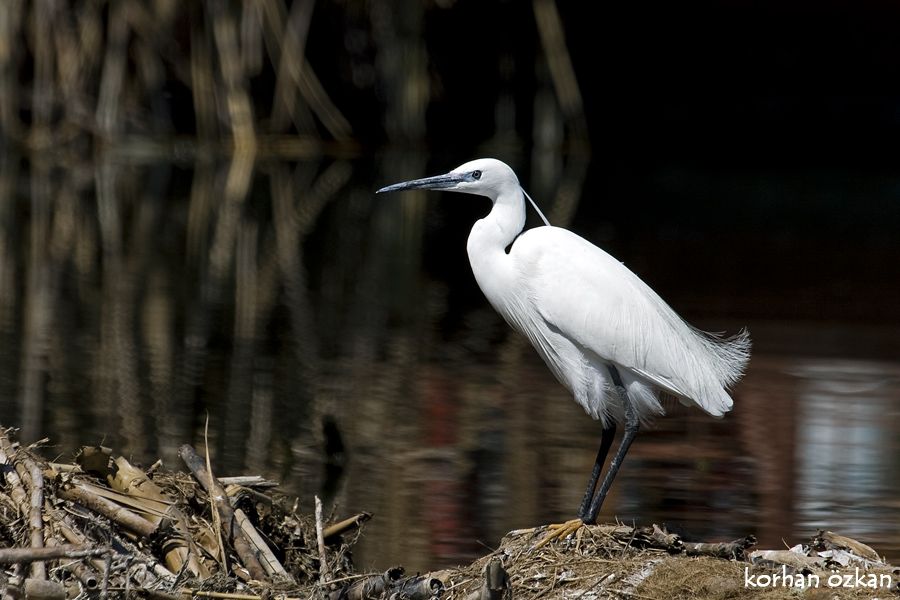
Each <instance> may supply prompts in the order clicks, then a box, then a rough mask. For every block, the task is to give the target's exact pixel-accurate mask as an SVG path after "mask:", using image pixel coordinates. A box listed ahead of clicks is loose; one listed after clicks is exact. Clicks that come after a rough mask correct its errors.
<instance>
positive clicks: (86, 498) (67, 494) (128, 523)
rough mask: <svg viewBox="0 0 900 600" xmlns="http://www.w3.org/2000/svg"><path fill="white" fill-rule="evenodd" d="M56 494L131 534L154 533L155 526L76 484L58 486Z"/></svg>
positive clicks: (149, 534) (148, 535)
mask: <svg viewBox="0 0 900 600" xmlns="http://www.w3.org/2000/svg"><path fill="white" fill-rule="evenodd" d="M57 494H58V495H59V496H60V497H61V498H64V499H65V500H71V501H72V502H76V503H78V504H80V505H82V506H84V507H85V508H87V509H90V510H92V511H94V512H95V513H98V514H101V515H103V516H104V517H106V518H107V519H110V520H112V521H115V522H116V523H118V524H119V525H121V526H122V527H123V528H125V529H126V530H128V531H130V532H132V533H136V534H138V535H141V536H144V537H150V536H152V535H153V534H154V533H155V532H156V525H154V524H153V523H151V522H150V521H148V520H147V519H145V518H144V517H142V516H140V515H138V514H137V513H135V512H132V511H130V510H128V509H127V508H124V507H122V506H119V505H118V504H116V503H115V502H113V501H111V500H107V499H106V498H104V497H102V496H98V495H97V494H94V493H93V492H90V491H88V490H86V489H85V488H83V487H80V486H79V485H77V484H74V483H71V482H70V483H66V484H64V485H62V486H60V487H59V489H58V490H57Z"/></svg>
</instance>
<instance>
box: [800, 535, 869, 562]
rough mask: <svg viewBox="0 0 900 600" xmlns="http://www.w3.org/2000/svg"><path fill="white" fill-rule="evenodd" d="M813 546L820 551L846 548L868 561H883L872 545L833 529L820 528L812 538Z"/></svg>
mask: <svg viewBox="0 0 900 600" xmlns="http://www.w3.org/2000/svg"><path fill="white" fill-rule="evenodd" d="M811 545H812V547H813V549H814V550H816V551H818V552H823V551H828V550H846V551H847V552H850V553H851V554H855V555H856V556H859V557H862V558H864V559H866V560H868V561H872V562H876V563H880V562H882V560H881V557H880V556H878V553H877V552H875V550H873V549H872V547H871V546H867V545H866V544H863V543H862V542H859V541H857V540H854V539H853V538H849V537H847V536H844V535H838V534H836V533H833V532H831V531H823V530H821V529H820V530H819V531H818V533H816V537H814V538H813V540H812V544H811Z"/></svg>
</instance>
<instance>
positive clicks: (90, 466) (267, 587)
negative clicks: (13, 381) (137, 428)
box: [0, 430, 409, 600]
mask: <svg viewBox="0 0 900 600" xmlns="http://www.w3.org/2000/svg"><path fill="white" fill-rule="evenodd" d="M10 433H11V432H10V430H2V431H0V469H2V481H0V597H2V598H3V600H7V599H8V598H16V597H23V596H24V597H27V598H60V599H62V598H67V597H68V598H74V597H76V596H80V597H94V596H96V597H120V596H123V595H124V594H126V593H129V592H132V593H134V594H139V595H140V596H142V597H153V598H184V597H186V596H189V595H191V596H199V597H204V596H205V597H217V598H229V597H231V598H243V599H245V600H246V599H251V598H254V597H264V596H266V597H271V598H275V597H283V598H287V597H291V596H298V597H300V596H302V597H309V590H310V589H333V590H334V591H336V592H337V593H339V594H340V593H342V592H344V591H345V588H348V587H350V586H351V585H352V584H353V583H355V581H354V580H353V575H352V572H353V570H352V564H351V560H350V552H349V550H350V547H351V546H352V544H353V542H354V541H355V540H356V537H357V536H358V533H359V529H360V525H361V524H362V523H363V522H365V521H366V520H367V519H368V518H369V517H370V515H368V514H367V513H360V514H357V515H354V516H352V517H350V518H347V519H344V520H341V521H338V522H334V523H324V522H323V519H322V517H321V513H319V518H318V519H316V517H315V516H312V515H303V514H299V513H298V512H297V501H296V500H294V499H291V498H288V497H286V496H283V495H281V494H279V493H277V491H276V490H275V487H276V486H277V484H276V483H274V482H271V481H267V480H265V479H264V478H262V477H259V476H247V477H216V476H215V475H214V474H213V472H212V469H211V468H210V464H209V461H208V459H206V458H203V457H201V456H200V455H198V454H197V452H196V451H195V450H194V448H193V447H191V446H188V445H185V446H182V447H181V449H180V450H179V455H180V456H181V458H182V460H183V461H184V463H185V466H186V467H187V469H188V471H189V473H178V472H166V471H163V470H162V469H161V468H160V465H159V463H157V464H155V465H153V466H152V467H150V468H149V469H147V470H143V469H140V468H137V467H136V466H134V465H132V464H131V463H130V462H129V461H128V460H127V459H125V458H124V457H122V456H118V457H114V456H113V455H112V452H111V450H109V449H107V448H101V447H87V448H83V449H82V450H81V452H80V453H79V454H78V456H77V457H76V459H75V461H74V462H73V463H72V464H64V463H56V462H49V461H46V460H44V459H43V458H41V457H40V456H39V455H38V454H37V452H35V449H34V448H33V447H23V446H21V445H19V444H17V443H15V442H14V441H13V440H12V439H11V435H10ZM325 573H327V575H328V577H327V582H326V581H325V578H323V574H325ZM395 579H396V580H397V581H393V580H392V584H398V583H405V584H407V585H409V582H407V581H406V580H403V579H402V578H400V577H399V576H396V577H395ZM323 582H326V583H329V584H330V585H329V586H328V587H327V588H322V587H320V584H321V583H323ZM341 582H343V584H341Z"/></svg>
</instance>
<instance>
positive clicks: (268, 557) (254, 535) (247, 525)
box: [234, 508, 294, 583]
mask: <svg viewBox="0 0 900 600" xmlns="http://www.w3.org/2000/svg"><path fill="white" fill-rule="evenodd" d="M234 518H235V519H236V520H237V522H238V525H239V526H240V528H241V531H243V532H244V535H246V536H247V540H248V541H249V542H250V543H251V544H253V547H254V548H255V549H256V551H257V553H258V554H259V557H260V563H262V566H263V569H265V570H266V573H268V574H269V575H270V576H273V575H274V576H276V577H279V578H281V579H282V580H284V581H285V582H289V583H294V578H293V577H291V575H290V573H288V572H287V570H286V569H285V568H284V565H282V564H281V561H279V560H278V557H276V556H275V554H274V553H273V552H272V550H271V549H270V548H269V545H268V544H266V541H265V540H264V539H263V538H262V536H261V535H259V532H258V531H256V527H254V526H253V523H252V522H251V521H250V519H249V518H248V517H247V515H246V514H245V513H244V511H243V510H241V509H240V508H236V509H234Z"/></svg>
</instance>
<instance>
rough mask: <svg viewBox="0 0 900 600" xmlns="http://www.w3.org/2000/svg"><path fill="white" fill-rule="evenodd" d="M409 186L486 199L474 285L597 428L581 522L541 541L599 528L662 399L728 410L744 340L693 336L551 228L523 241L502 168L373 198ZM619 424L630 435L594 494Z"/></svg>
mask: <svg viewBox="0 0 900 600" xmlns="http://www.w3.org/2000/svg"><path fill="white" fill-rule="evenodd" d="M413 189H435V190H443V191H447V192H464V193H468V194H476V195H479V196H486V197H487V198H490V199H491V200H492V201H493V208H492V209H491V211H490V213H488V215H487V216H486V217H484V218H483V219H480V220H479V221H477V222H476V223H475V225H474V226H473V227H472V232H471V233H470V234H469V240H468V243H467V247H466V248H467V251H468V254H469V262H470V264H471V265H472V272H473V273H474V274H475V280H476V281H477V282H478V286H479V287H480V288H481V291H482V292H484V295H485V296H486V297H487V299H488V301H489V302H490V303H491V305H492V306H493V307H494V309H496V311H497V312H498V313H500V315H502V316H503V318H504V319H505V320H506V322H507V323H509V325H510V326H511V327H512V328H513V329H515V330H516V331H518V332H520V333H522V334H523V335H525V336H526V337H527V338H528V340H529V341H530V342H531V344H532V346H534V348H535V350H537V352H538V354H539V355H540V356H541V358H543V359H544V362H546V363H547V366H548V367H550V370H551V371H552V372H553V374H554V375H555V376H556V378H557V379H558V380H559V382H560V383H562V384H563V385H564V386H565V387H566V388H567V389H568V390H569V391H570V392H571V393H572V395H573V396H574V397H575V401H576V402H578V404H580V405H581V406H582V407H583V408H584V410H585V411H586V412H587V413H588V414H589V415H590V416H591V417H593V418H594V419H599V420H600V422H601V423H602V426H603V430H602V434H601V438H600V450H599V451H598V453H597V458H596V461H595V464H594V468H593V471H592V473H591V476H590V479H589V481H588V486H587V490H586V491H585V495H584V500H583V501H582V503H581V507H580V510H579V514H578V517H579V518H578V519H575V520H573V521H570V522H568V523H565V524H562V525H558V526H555V527H556V529H555V532H556V533H555V535H551V536H549V537H548V538H547V540H545V541H549V539H551V538H552V537H556V536H559V537H562V536H564V535H567V534H568V533H569V532H572V531H574V530H576V529H577V528H578V527H580V526H581V524H582V523H595V522H596V519H597V513H598V512H599V511H600V506H601V505H602V504H603V500H604V498H605V497H606V495H607V493H608V492H609V488H610V486H611V485H612V482H613V479H614V478H615V476H616V473H617V472H618V470H619V467H620V465H621V464H622V460H623V459H624V458H625V454H626V453H627V452H628V448H629V446H630V445H631V442H632V441H633V439H634V436H635V435H636V434H637V432H638V429H639V428H640V426H641V424H643V423H646V422H647V421H649V420H650V419H651V418H652V417H654V416H656V415H661V414H663V408H662V406H661V404H660V400H659V393H660V392H662V393H664V394H668V395H671V396H674V397H675V398H677V399H678V400H680V401H681V402H682V403H683V404H687V405H693V406H698V407H700V408H701V409H703V410H704V411H706V412H707V413H709V414H711V415H714V416H717V417H718V416H722V415H723V414H724V413H725V412H727V411H728V410H730V409H731V406H732V400H731V397H730V396H729V394H728V391H727V388H728V387H729V386H731V385H732V384H734V383H736V382H737V381H738V379H740V377H741V375H742V374H743V370H744V367H745V366H746V364H747V361H748V360H749V356H750V338H749V336H748V334H747V332H746V331H741V332H740V333H739V334H738V335H736V336H734V337H732V338H729V339H723V338H720V337H718V336H716V335H712V334H708V333H704V332H702V331H700V330H698V329H695V328H693V327H691V326H690V325H689V324H687V323H686V322H685V321H684V320H683V319H682V318H681V317H679V316H678V314H676V313H675V311H674V310H672V308H670V307H669V306H668V305H667V304H666V303H665V302H664V301H663V300H662V299H661V298H660V297H659V296H658V295H657V294H656V293H655V292H654V291H653V290H652V289H650V287H649V286H648V285H647V284H645V283H644V282H643V281H641V279H640V278H638V276H637V275H635V274H634V273H632V272H631V271H630V270H628V268H627V267H625V266H624V265H623V264H622V263H621V262H619V261H618V260H616V259H614V258H613V257H612V256H610V255H609V254H607V253H606V252H604V251H603V250H601V249H600V248H598V247H596V246H594V245H593V244H591V243H590V242H588V241H587V240H585V239H583V238H581V237H579V236H577V235H575V234H574V233H572V232H570V231H568V230H566V229H562V228H559V227H552V226H550V225H549V224H548V225H547V226H544V227H536V228H533V229H529V230H528V231H525V232H524V233H523V232H522V230H523V228H524V227H525V211H526V207H525V197H526V194H525V193H524V191H523V190H522V188H521V186H520V185H519V180H518V178H517V177H516V174H515V173H514V172H513V170H512V169H510V168H509V167H508V166H507V165H506V164H504V163H502V162H500V161H499V160H495V159H491V158H485V159H479V160H474V161H471V162H467V163H465V164H464V165H461V166H459V167H457V168H456V169H453V170H452V171H450V172H449V173H447V174H446V175H438V176H435V177H427V178H425V179H416V180H414V181H407V182H404V183H398V184H396V185H390V186H387V187H384V188H382V189H380V190H378V192H379V193H380V192H393V191H400V190H413ZM529 200H531V199H530V198H529ZM535 208H536V209H537V206H536V205H535ZM538 212H539V213H540V210H538ZM541 217H542V218H543V215H541ZM544 222H545V223H546V219H544ZM617 423H618V424H624V428H625V432H624V435H623V437H622V441H621V443H620V445H619V447H618V449H617V451H616V453H615V455H614V456H613V459H612V461H611V462H610V465H609V468H608V469H607V473H606V476H605V477H604V479H603V483H602V484H601V485H600V489H599V491H596V494H595V490H596V487H597V481H598V479H599V477H600V473H601V471H602V469H603V465H604V463H605V461H606V456H607V454H608V452H609V449H610V447H611V445H612V441H613V436H614V435H615V431H616V424H617Z"/></svg>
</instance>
